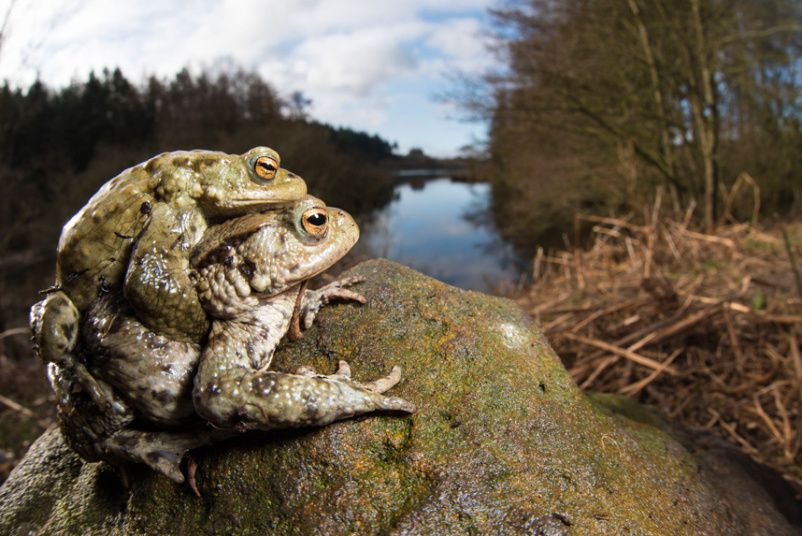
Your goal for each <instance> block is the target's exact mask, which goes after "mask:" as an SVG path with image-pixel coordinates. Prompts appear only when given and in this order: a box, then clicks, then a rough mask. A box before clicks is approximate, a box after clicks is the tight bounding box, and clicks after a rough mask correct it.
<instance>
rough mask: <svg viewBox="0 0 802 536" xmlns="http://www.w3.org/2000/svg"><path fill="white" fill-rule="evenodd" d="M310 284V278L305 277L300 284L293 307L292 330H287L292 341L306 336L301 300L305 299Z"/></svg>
mask: <svg viewBox="0 0 802 536" xmlns="http://www.w3.org/2000/svg"><path fill="white" fill-rule="evenodd" d="M308 286H309V279H304V280H303V281H302V282H301V284H300V285H298V296H296V297H295V307H293V309H292V319H291V320H290V330H289V331H288V332H287V337H288V338H289V339H290V340H291V341H299V340H301V339H303V338H304V334H303V333H301V300H302V299H303V296H304V292H306V287H308Z"/></svg>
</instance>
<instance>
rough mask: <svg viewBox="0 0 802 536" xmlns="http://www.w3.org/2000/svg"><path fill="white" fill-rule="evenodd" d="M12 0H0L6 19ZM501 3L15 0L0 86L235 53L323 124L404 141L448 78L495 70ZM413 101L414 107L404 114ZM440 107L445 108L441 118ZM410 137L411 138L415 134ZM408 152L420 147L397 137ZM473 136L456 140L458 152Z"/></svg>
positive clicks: (135, 71)
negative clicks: (486, 21)
mask: <svg viewBox="0 0 802 536" xmlns="http://www.w3.org/2000/svg"><path fill="white" fill-rule="evenodd" d="M9 1H11V0H0V16H1V15H2V14H3V13H5V10H6V9H7V6H8V4H9ZM492 3H494V0H406V1H404V2H380V1H376V0H295V1H293V2H287V1H282V0H222V1H212V0H194V1H192V2H187V1H182V0H160V1H153V0H151V1H137V2H119V1H118V0H84V1H78V0H29V1H17V2H16V4H15V5H14V10H13V12H12V15H11V19H10V21H9V33H8V36H7V37H8V38H7V39H6V40H5V41H4V43H3V48H2V49H1V50H0V79H8V80H10V81H11V82H12V83H14V84H18V85H25V84H28V83H30V82H31V81H32V80H33V79H34V78H35V77H36V76H39V77H40V78H41V79H42V80H43V81H45V82H46V83H47V84H49V85H55V86H60V85H64V84H67V83H69V82H70V81H71V80H73V79H76V78H77V79H78V80H84V79H85V78H86V75H87V74H88V72H89V71H90V70H95V71H96V72H98V71H100V70H102V69H103V68H113V67H120V68H121V69H122V70H123V72H124V73H125V74H126V76H128V77H129V78H131V79H133V80H137V78H138V77H141V76H144V75H148V74H156V75H158V76H162V77H168V76H172V75H174V74H175V73H176V72H178V71H179V70H180V69H181V68H183V67H185V66H188V65H189V66H191V67H193V68H195V69H198V68H203V67H205V66H209V65H212V64H214V63H215V61H217V60H219V58H232V59H233V61H234V62H236V63H237V64H239V65H242V66H243V67H244V68H246V69H254V70H257V71H258V72H259V73H260V74H261V75H262V76H263V77H264V78H265V79H266V80H267V81H268V82H270V83H271V84H273V85H274V87H276V88H277V89H278V90H279V92H281V93H284V94H289V93H290V92H292V91H298V90H300V91H302V92H304V93H305V94H306V95H307V96H309V97H310V98H312V100H313V103H314V104H313V114H314V115H315V117H316V118H318V119H320V120H323V121H329V122H333V123H335V124H340V125H346V126H351V127H354V128H359V129H368V130H371V131H379V132H380V134H382V135H383V136H385V137H387V138H388V139H390V140H395V139H399V137H400V136H396V135H394V133H393V132H394V130H393V129H394V128H395V129H396V131H397V132H406V131H405V130H404V128H403V127H399V126H394V124H395V123H397V122H398V121H403V120H404V119H405V118H407V119H408V118H415V119H416V120H417V121H419V125H418V126H419V129H421V130H426V129H429V130H431V129H435V130H436V129H437V128H440V131H441V132H443V133H444V135H445V133H446V132H447V133H448V134H447V135H449V136H451V135H452V133H453V131H454V130H455V129H454V128H452V127H453V125H451V126H450V127H449V128H442V125H439V126H437V125H436V123H437V122H438V121H441V122H442V121H443V117H442V115H443V114H442V113H441V112H442V109H441V107H438V106H437V105H433V104H432V103H431V102H430V99H431V97H432V95H433V94H435V93H437V92H438V91H439V89H438V88H437V86H438V85H439V86H441V87H442V86H443V85H445V84H446V80H445V78H444V76H443V75H444V74H445V73H449V72H453V71H455V70H462V71H468V72H477V71H478V70H481V69H483V68H485V67H486V66H488V65H489V62H490V61H491V60H490V54H489V53H488V52H487V51H486V49H485V47H484V45H483V38H482V36H481V21H480V17H481V15H482V12H483V10H484V9H486V7H488V6H489V5H492ZM404 106H406V107H407V108H408V111H405V109H402V108H399V107H404ZM438 110H439V111H440V112H438ZM407 135H414V132H413V131H411V129H410V131H409V134H404V136H407ZM399 141H400V142H401V145H402V147H405V146H406V147H408V146H411V145H424V148H426V147H425V144H418V143H415V142H414V141H413V140H411V139H409V140H402V139H399ZM466 141H467V140H465V139H462V140H460V141H459V142H456V141H455V142H454V143H453V145H454V146H455V147H456V146H458V145H460V144H462V143H465V142H466Z"/></svg>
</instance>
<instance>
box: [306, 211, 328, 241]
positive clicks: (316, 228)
mask: <svg viewBox="0 0 802 536" xmlns="http://www.w3.org/2000/svg"><path fill="white" fill-rule="evenodd" d="M328 222H329V217H328V216H327V215H326V211H325V210H324V209H322V208H310V209H309V210H307V211H306V212H304V217H303V223H304V230H305V231H306V232H307V233H309V234H310V235H312V236H314V237H319V236H323V233H325V232H326V227H327V224H328Z"/></svg>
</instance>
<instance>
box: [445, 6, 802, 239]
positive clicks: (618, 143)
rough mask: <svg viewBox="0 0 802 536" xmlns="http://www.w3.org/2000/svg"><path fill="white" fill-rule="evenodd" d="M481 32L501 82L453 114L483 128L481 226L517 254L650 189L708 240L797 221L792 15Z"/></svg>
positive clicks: (673, 16) (479, 90)
mask: <svg viewBox="0 0 802 536" xmlns="http://www.w3.org/2000/svg"><path fill="white" fill-rule="evenodd" d="M492 17H493V23H494V26H493V35H494V38H495V43H496V52H497V54H498V58H499V61H498V65H499V67H498V68H497V69H495V70H494V71H493V72H490V73H487V74H486V75H485V76H484V77H483V78H482V79H480V80H468V83H466V84H464V87H463V92H462V94H461V96H460V97H459V98H460V100H461V101H462V102H463V104H464V105H465V106H466V107H467V109H468V110H469V111H470V112H471V113H473V114H476V115H477V116H479V117H483V118H485V119H486V120H487V121H488V122H489V123H490V125H491V126H490V134H489V140H488V148H487V152H488V154H489V156H490V163H489V165H488V167H487V169H486V175H487V176H488V177H489V178H490V179H491V181H492V183H493V194H494V203H495V207H494V211H495V216H496V217H495V219H496V221H497V223H498V225H499V226H500V228H501V230H502V231H503V232H504V234H506V235H507V236H511V237H513V238H514V239H515V240H516V241H517V242H518V243H519V244H520V245H521V246H523V247H525V248H526V249H527V250H529V251H533V250H534V247H535V245H536V244H537V243H538V242H540V241H541V240H542V238H543V237H544V236H548V235H550V234H554V232H555V231H563V230H565V229H571V228H572V223H573V218H574V215H575V214H576V213H577V212H581V213H590V214H598V215H604V216H610V215H621V214H626V213H628V212H630V211H632V210H633V209H634V208H636V207H639V206H641V205H642V204H643V203H645V202H648V201H649V200H653V199H654V197H655V195H656V192H657V191H658V189H661V190H662V191H663V192H665V194H666V198H667V199H670V201H671V203H670V205H671V207H672V208H673V209H674V210H675V212H676V213H678V214H683V213H684V212H685V211H687V210H690V211H691V213H692V214H693V215H694V216H695V218H696V221H698V223H699V226H700V228H702V229H705V230H708V231H709V230H711V229H712V228H713V227H714V226H715V225H716V224H718V223H722V222H723V221H726V220H727V219H728V218H735V219H739V220H744V219H750V218H751V217H752V216H753V214H757V215H759V216H760V217H767V216H768V217H772V216H774V215H780V216H783V215H788V214H794V213H798V210H799V207H800V203H802V180H800V176H802V130H801V129H800V125H801V123H800V121H801V120H802V59H800V51H802V4H800V3H799V2H797V1H794V0H769V1H764V0H678V1H675V0H654V1H652V0H650V1H644V0H570V1H562V0H508V1H506V2H503V3H502V4H501V5H500V7H499V8H498V9H495V10H493V11H492ZM557 234H558V235H559V232H558V233H557Z"/></svg>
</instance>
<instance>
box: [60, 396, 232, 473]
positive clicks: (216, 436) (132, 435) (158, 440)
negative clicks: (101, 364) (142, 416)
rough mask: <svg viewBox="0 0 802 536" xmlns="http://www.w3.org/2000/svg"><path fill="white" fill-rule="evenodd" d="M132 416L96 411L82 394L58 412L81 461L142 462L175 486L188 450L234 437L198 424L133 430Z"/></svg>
mask: <svg viewBox="0 0 802 536" xmlns="http://www.w3.org/2000/svg"><path fill="white" fill-rule="evenodd" d="M116 402H117V403H119V404H124V402H123V401H122V400H117V401H116ZM136 417H137V416H136V413H135V411H133V410H132V409H130V408H128V410H127V412H125V413H111V412H103V411H100V410H99V409H98V407H97V406H96V405H95V404H94V403H92V401H91V400H90V399H89V397H88V396H86V393H77V394H76V395H74V400H73V405H72V408H71V410H70V411H64V410H62V409H61V408H60V409H59V425H60V428H61V435H62V437H63V438H64V441H65V442H66V443H67V445H69V447H70V448H71V449H72V450H73V451H75V452H76V453H78V455H80V456H81V458H83V459H84V460H86V461H88V462H97V461H105V462H108V463H111V464H113V465H122V464H125V463H129V462H135V463H144V464H146V465H148V466H150V468H151V469H153V470H154V471H158V472H159V473H161V474H163V475H165V476H166V477H168V478H170V479H171V480H173V481H175V482H177V483H179V484H180V483H182V482H184V475H183V473H182V472H181V460H183V458H184V456H185V455H186V454H187V452H188V451H190V450H192V449H195V448H198V447H202V446H204V445H209V444H211V443H215V442H217V441H222V440H224V439H228V438H229V437H232V436H233V435H235V432H234V431H232V430H215V429H212V428H209V427H206V426H203V425H202V424H199V425H198V426H197V427H195V428H194V429H186V430H182V431H167V430H140V429H137V428H135V427H134V425H135V423H136V422H137V421H136V420H135V419H136Z"/></svg>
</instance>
